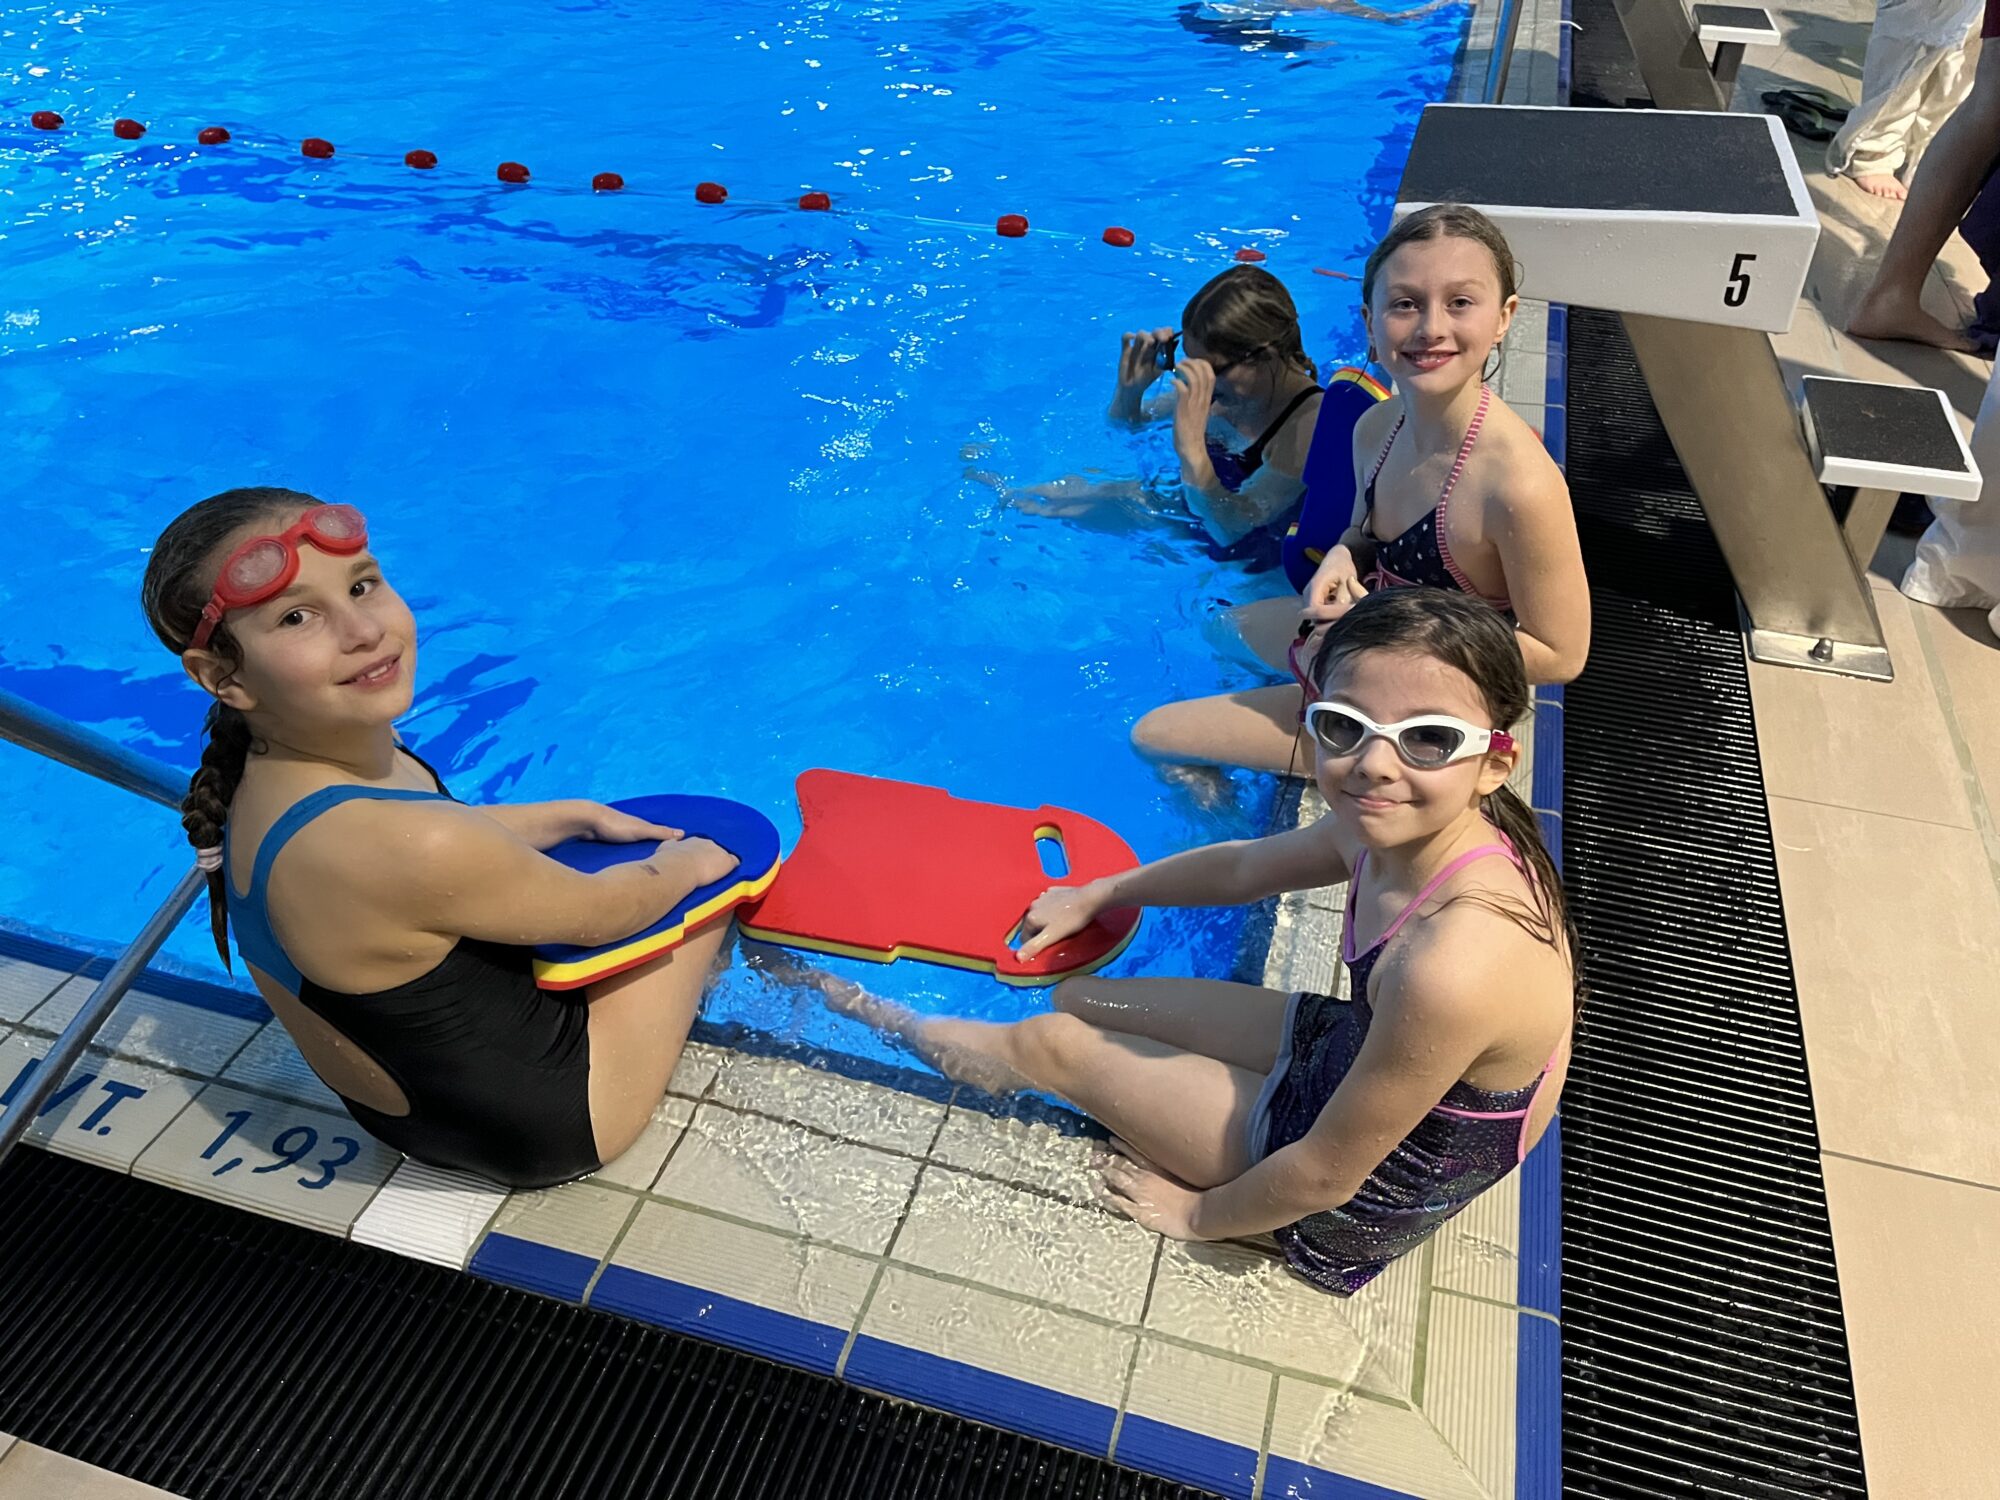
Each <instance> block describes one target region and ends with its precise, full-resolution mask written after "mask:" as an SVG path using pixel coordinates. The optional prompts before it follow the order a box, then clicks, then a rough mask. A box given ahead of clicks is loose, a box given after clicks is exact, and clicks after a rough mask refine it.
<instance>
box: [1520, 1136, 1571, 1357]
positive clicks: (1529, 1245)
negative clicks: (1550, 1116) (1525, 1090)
mask: <svg viewBox="0 0 2000 1500" xmlns="http://www.w3.org/2000/svg"><path fill="white" fill-rule="evenodd" d="M1514 1296H1515V1300H1516V1301H1518V1302H1519V1303H1520V1305H1521V1306H1523V1307H1532V1308H1534V1309H1535V1310H1536V1311H1537V1312H1545V1313H1547V1314H1548V1315H1549V1316H1550V1317H1552V1318H1554V1317H1561V1316H1562V1116H1561V1114H1560V1112H1559V1113H1558V1114H1557V1116H1556V1118H1555V1119H1554V1120H1552V1121H1550V1122H1549V1128H1548V1129H1547V1130H1545V1131H1543V1132H1542V1138H1541V1140H1540V1141H1538V1142H1537V1143H1536V1144H1535V1149H1534V1150H1533V1151H1530V1152H1529V1153H1528V1159H1527V1160H1526V1161H1524V1162H1522V1163H1521V1258H1520V1268H1519V1273H1518V1279H1517V1281H1516V1289H1515V1293H1514Z"/></svg>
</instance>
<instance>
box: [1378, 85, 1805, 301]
mask: <svg viewBox="0 0 2000 1500" xmlns="http://www.w3.org/2000/svg"><path fill="white" fill-rule="evenodd" d="M1436 203H1464V204H1469V205H1470V206H1472V207H1474V208H1477V209H1479V210H1481V211H1482V212H1483V213H1485V214H1486V215H1487V216H1488V217H1489V218H1491V219H1492V220H1493V221H1494V222H1495V223H1497V224H1498V225H1499V226H1500V229H1501V231H1502V232H1503V233H1504V234H1505V235H1506V236H1507V239H1508V242H1509V244H1510V245H1511V246H1512V248H1513V251H1514V256H1515V259H1516V260H1517V261H1519V262H1520V265H1521V268H1522V280H1521V290H1522V293H1523V294H1524V295H1526V296H1530V297H1539V298H1541V299H1543V300H1545V301H1549V302H1574V303H1579V304H1582V305H1583V306H1586V307H1602V308H1608V309H1610V310H1612V311H1614V312H1624V313H1645V314H1650V315H1652V316H1654V317H1665V318H1679V319H1682V320H1684V321H1687V322H1694V323H1717V324H1722V325H1724V326H1728V327H1735V328H1756V329H1762V330H1764V331H1766V332H1772V333H1776V332H1781V331H1783V330H1784V329H1786V328H1789V327H1790V326H1791V321H1792V314H1793V312H1794V310H1795V309H1796V307H1797V304H1798V298H1799V293H1800V291H1801V290H1802V289H1803V288H1804V286H1805V280H1806V272H1807V270H1808V269H1809V268H1810V266H1811V264H1812V254H1813V247H1814V245H1815V244H1817V243H1818V241H1819V215H1818V214H1817V213H1816V212H1815V211H1814V209H1813V204H1812V196H1811V194H1810V193H1809V192H1807V190H1806V183H1805V177H1804V175H1803V174H1802V173H1801V172H1800V170H1799V162H1798V157H1797V156H1796V155H1795V154H1794V153H1793V151H1792V148H1791V145H1790V143H1789V142H1788V141H1786V139H1785V134H1784V126H1783V125H1782V124H1780V123H1779V121H1778V120H1777V119H1776V118H1774V117H1773V116H1770V115H1735V114H1716V113H1712V112H1708V111H1698V110H1664V109H1629V110H1627V109H1546V108H1536V107H1520V106H1508V105H1494V104H1433V105H1430V106H1428V107H1426V108H1425V110H1424V112H1423V116H1422V117H1421V118H1420V119H1419V120H1418V122H1417V134H1416V139H1415V140H1413V141H1412V142H1411V143H1410V157H1409V162H1408V164H1407V165H1406V166H1405V167H1404V169H1403V181H1402V185H1401V187H1400V188H1399V189H1398V191H1397V194H1396V214H1397V217H1398V218H1401V217H1403V216H1404V215H1406V214H1409V213H1412V212H1415V211H1416V210H1418V209H1421V208H1425V207H1428V206H1430V205H1432V204H1436Z"/></svg>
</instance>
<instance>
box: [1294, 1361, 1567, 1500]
mask: <svg viewBox="0 0 2000 1500" xmlns="http://www.w3.org/2000/svg"><path fill="white" fill-rule="evenodd" d="M1333 1476H1344V1477H1345V1478H1347V1479H1358V1480H1360V1481H1361V1482H1362V1483H1363V1484H1371V1485H1378V1486H1380V1487H1381V1489H1383V1490H1386V1491H1388V1492H1389V1493H1391V1494H1398V1495H1411V1496H1419V1497H1421V1500H1512V1497H1513V1494H1514V1492H1513V1491H1512V1490H1511V1489H1510V1490H1506V1491H1504V1492H1495V1491H1489V1490H1487V1489H1486V1488H1485V1487H1484V1486H1483V1485H1482V1484H1481V1483H1480V1481H1479V1479H1478V1478H1477V1477H1476V1476H1475V1475H1474V1474H1473V1473H1472V1471H1471V1470H1470V1469H1468V1468H1467V1467H1466V1465H1465V1464H1464V1463H1463V1462H1462V1461H1461V1460H1460V1459H1459V1457H1458V1455H1457V1454H1456V1453H1454V1452H1453V1451H1452V1448H1451V1445H1450V1444H1449V1443H1447V1442H1446V1441H1445V1439H1444V1436H1443V1434H1442V1433H1440V1432H1439V1431H1438V1430H1437V1428H1436V1427H1435V1426H1433V1425H1432V1424H1431V1422H1430V1421H1429V1419H1428V1418H1426V1417H1425V1415H1424V1414H1423V1413H1422V1412H1419V1411H1415V1410H1413V1409H1411V1408H1410V1407H1407V1406H1398V1405H1395V1404H1394V1403H1391V1402H1385V1401H1376V1400H1371V1399H1370V1398H1369V1397H1367V1396H1366V1395H1364V1394H1362V1393H1360V1392H1358V1391H1350V1390H1342V1389H1340V1388H1339V1387H1337V1386H1325V1385H1312V1384H1309V1383H1307V1382H1305V1381H1302V1380H1296V1379H1293V1378H1292V1377H1290V1376H1282V1375H1281V1376H1279V1377H1278V1399H1277V1404H1276V1405H1275V1406H1274V1407H1273V1409H1272V1414H1271V1446H1270V1454H1269V1456H1268V1458H1267V1459H1266V1460H1265V1467H1264V1489H1263V1493H1264V1495H1265V1497H1266V1500H1294V1497H1297V1500H1307V1497H1317V1496H1320V1495H1324V1494H1327V1493H1332V1494H1335V1495H1341V1494H1347V1493H1352V1488H1351V1487H1350V1486H1345V1485H1343V1484H1342V1483H1341V1481H1340V1480H1339V1479H1337V1478H1334V1477H1333ZM1528 1500H1543V1497H1541V1496H1534V1497H1528ZM1549 1500H1553V1496H1551V1497H1549Z"/></svg>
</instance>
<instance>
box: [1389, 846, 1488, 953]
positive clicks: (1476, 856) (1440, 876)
mask: <svg viewBox="0 0 2000 1500" xmlns="http://www.w3.org/2000/svg"><path fill="white" fill-rule="evenodd" d="M1492 854H1504V855H1506V856H1507V858H1509V859H1512V860H1518V859H1519V856H1518V855H1516V854H1515V853H1514V850H1513V847H1512V846H1511V845H1508V844H1481V845H1480V846H1479V847H1478V848H1477V849H1468V850H1466V851H1465V853H1463V854H1461V855H1459V857H1458V858H1457V859H1454V860H1452V861H1451V862H1450V863H1449V864H1447V865H1446V866H1445V867H1444V868H1443V869H1442V870H1439V871H1438V872H1437V874H1435V875H1433V876H1431V878H1430V879H1429V880H1426V881H1425V882H1424V886H1423V889H1422V890H1420V891H1418V892H1417V893H1416V895H1414V896H1412V897H1411V898H1410V904H1409V905H1408V906H1405V907H1404V908H1403V909H1402V911H1401V912H1400V913H1398V914H1397V917H1396V920H1395V921H1393V922H1391V923H1390V924H1389V930H1388V931H1387V932H1385V933H1383V934H1382V936H1381V937H1379V938H1377V939H1376V941H1375V946H1376V947H1378V948H1379V947H1381V946H1382V945H1383V944H1384V943H1386V942H1388V941H1389V939H1390V938H1392V937H1394V936H1395V935H1396V934H1397V933H1399V932H1401V931H1402V930H1403V924H1404V923H1405V922H1407V921H1409V920H1410V918H1411V917H1412V916H1413V915H1415V913H1416V910H1417V908H1418V907H1420V906H1422V905H1423V904H1424V903H1425V902H1426V901H1428V900H1430V899H1431V897H1433V896H1435V895H1436V894H1437V892H1438V887H1439V886H1441V885H1443V884H1444V883H1445V882H1446V881H1447V880H1449V879H1451V877H1452V876H1454V875H1456V874H1457V873H1458V872H1459V871H1460V870H1463V869H1464V868H1465V867H1466V866H1467V865H1469V864H1471V863H1473V862H1474V861H1475V860H1481V859H1485V858H1486V857H1487V856H1488V855H1492Z"/></svg>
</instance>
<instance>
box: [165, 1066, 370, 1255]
mask: <svg viewBox="0 0 2000 1500" xmlns="http://www.w3.org/2000/svg"><path fill="white" fill-rule="evenodd" d="M400 1160H401V1158H400V1157H399V1156H398V1155H397V1153H395V1152H393V1151H391V1150H390V1149H389V1148H388V1147H387V1146H384V1145H382V1144H381V1143H380V1142H378V1141H376V1140H374V1139H373V1138H371V1137H370V1136H369V1135H368V1133H367V1132H366V1131H364V1130H362V1129H361V1128H360V1127H359V1126H358V1125H356V1124H355V1123H354V1121H352V1120H351V1119H349V1118H348V1117H347V1116H346V1115H332V1114H328V1113H326V1112H325V1111H323V1110H317V1109H308V1108H307V1107H306V1106H304V1105H302V1104H293V1103H290V1102H289V1101H285V1100H276V1099H271V1098H267V1097H266V1096H264V1095H262V1094H246V1093H244V1092H242V1091H241V1090H239V1089H232V1088H228V1087H225V1086H224V1085H222V1084H210V1085H209V1086H208V1087H207V1088H205V1089H203V1090H202V1091H201V1092H200V1093H199V1094H198V1095H196V1096H195V1098H194V1100H193V1101H192V1102H191V1103H190V1104H189V1105H188V1107H187V1108H186V1109H184V1110H183V1111H181V1113H180V1115H179V1116H178V1117H177V1118H176V1119H175V1120H174V1122H173V1123H172V1124H171V1125H169V1126H168V1127H167V1128H166V1130H165V1131H163V1132H162V1133H161V1135H160V1137H159V1138H158V1139H157V1140H155V1141H154V1142H153V1143H152V1145H150V1146H149V1147H147V1148H146V1150H145V1151H144V1152H142V1153H141V1154H140V1156H139V1159H138V1161H137V1162H135V1163H134V1164H133V1168H132V1170H133V1173H134V1174H135V1175H136V1176H139V1177H144V1178H147V1179H149V1180H150V1181H153V1182H162V1183H165V1184H167V1185H168V1186H169V1187H177V1188H181V1189H183V1190H184V1191H187V1192H191V1193H194V1194H196V1195H198V1196H200V1197H203V1198H213V1199H216V1200H217V1201H219V1202H222V1203H228V1204H231V1205H233V1206H235V1207H237V1208H246V1209H249V1210H250V1211H251V1212H252V1213H260V1214H267V1215H269V1216H270V1217H272V1218H276V1219H285V1220H289V1221H290V1222H291V1223H294V1224H303V1225H305V1226H306V1227H307V1228H309V1229H317V1230H321V1231H323V1232H324V1233H327V1234H337V1235H345V1234H346V1233H347V1230H348V1228H349V1226H350V1225H352V1224H353V1223H354V1221H355V1219H356V1218H358V1217H359V1216H360V1214H361V1211H362V1210H363V1209H364V1208H366V1207H367V1206H368V1203H369V1200H371V1199H372V1198H373V1197H374V1196H375V1194H376V1192H377V1191H378V1190H379V1189H380V1188H381V1186H382V1184H383V1182H384V1181H385V1180H386V1179H387V1178H388V1176H389V1174H390V1172H391V1171H393V1170H394V1169H395V1166H396V1164H397V1162H398V1161H400Z"/></svg>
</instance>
